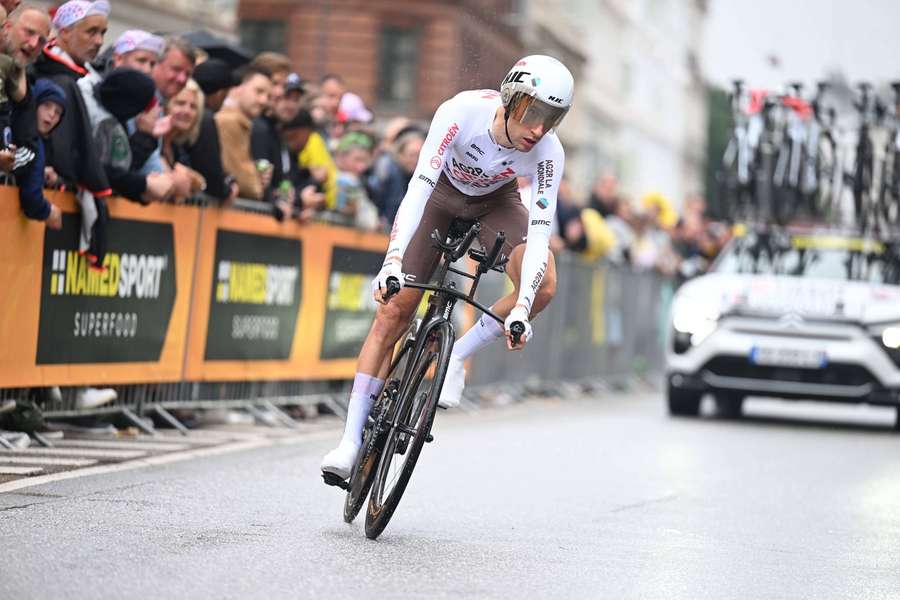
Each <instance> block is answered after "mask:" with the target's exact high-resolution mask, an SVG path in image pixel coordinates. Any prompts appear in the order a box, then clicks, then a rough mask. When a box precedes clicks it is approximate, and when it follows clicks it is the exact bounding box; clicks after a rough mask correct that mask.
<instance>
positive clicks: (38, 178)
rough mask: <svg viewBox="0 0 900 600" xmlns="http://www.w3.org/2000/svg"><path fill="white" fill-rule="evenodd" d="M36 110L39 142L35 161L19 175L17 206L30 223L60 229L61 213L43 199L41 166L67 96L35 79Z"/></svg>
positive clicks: (46, 81) (49, 82)
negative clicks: (46, 143)
mask: <svg viewBox="0 0 900 600" xmlns="http://www.w3.org/2000/svg"><path fill="white" fill-rule="evenodd" d="M32 95H33V96H34V103H35V105H36V106H37V131H38V138H37V143H36V146H35V156H34V159H33V160H32V161H31V162H29V163H28V165H27V166H25V167H23V168H22V169H21V170H20V171H17V173H18V174H19V178H18V183H19V202H20V203H21V205H22V211H23V212H24V213H25V216H27V217H28V218H29V219H35V220H37V221H44V222H46V223H47V227H50V228H51V229H61V228H62V212H61V211H60V209H59V207H58V206H56V205H54V204H51V203H50V201H49V200H47V198H46V197H45V196H44V166H45V163H46V154H45V151H44V140H46V139H47V137H48V136H49V135H50V132H51V131H53V129H54V128H55V127H56V126H57V125H58V124H59V120H60V119H61V118H62V115H63V113H64V112H65V111H66V94H65V92H64V91H63V89H62V88H61V87H59V86H58V85H57V84H55V83H54V82H52V81H51V80H49V79H38V80H37V81H36V82H35V83H34V86H33V88H32Z"/></svg>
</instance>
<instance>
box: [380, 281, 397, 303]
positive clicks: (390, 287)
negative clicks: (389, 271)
mask: <svg viewBox="0 0 900 600" xmlns="http://www.w3.org/2000/svg"><path fill="white" fill-rule="evenodd" d="M385 284H386V285H387V289H386V290H385V292H384V294H382V298H384V299H385V300H387V299H388V298H390V297H391V296H393V295H394V294H397V293H398V292H399V291H400V280H399V279H397V278H396V277H388V278H387V281H386V282H385Z"/></svg>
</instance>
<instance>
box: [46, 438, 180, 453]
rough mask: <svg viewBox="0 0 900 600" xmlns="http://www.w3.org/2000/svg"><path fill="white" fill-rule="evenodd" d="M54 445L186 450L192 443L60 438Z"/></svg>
mask: <svg viewBox="0 0 900 600" xmlns="http://www.w3.org/2000/svg"><path fill="white" fill-rule="evenodd" d="M53 445H54V446H55V447H57V448H99V449H101V450H161V451H164V452H170V451H174V450H186V449H187V448H190V447H191V446H190V444H175V443H166V442H138V441H133V442H126V441H121V440H58V441H54V442H53Z"/></svg>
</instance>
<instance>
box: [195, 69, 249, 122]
mask: <svg viewBox="0 0 900 600" xmlns="http://www.w3.org/2000/svg"><path fill="white" fill-rule="evenodd" d="M194 81H196V82H197V84H198V85H199V86H200V89H201V90H202V91H203V95H204V98H205V108H206V110H205V111H204V114H208V115H209V117H210V119H211V118H212V115H214V114H215V113H216V112H218V110H219V109H220V108H222V104H223V103H224V102H225V98H226V97H227V96H228V92H229V91H230V90H231V88H233V87H234V86H235V85H238V83H239V82H237V81H235V77H234V72H233V71H232V70H231V67H230V66H229V65H228V63H227V62H225V61H224V60H221V59H218V58H208V59H206V60H205V61H203V62H202V63H200V64H199V65H197V68H196V69H194Z"/></svg>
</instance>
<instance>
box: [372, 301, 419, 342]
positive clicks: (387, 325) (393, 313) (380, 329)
mask: <svg viewBox="0 0 900 600" xmlns="http://www.w3.org/2000/svg"><path fill="white" fill-rule="evenodd" d="M409 317H410V311H409V308H408V307H407V306H405V305H404V304H403V303H402V302H398V301H392V302H388V303H387V304H385V305H382V306H379V307H378V310H377V312H376V313H375V323H374V326H373V328H374V330H375V331H376V332H377V333H379V334H381V335H384V336H386V337H389V336H391V335H393V334H394V332H396V331H397V330H398V329H400V328H402V327H404V326H405V325H406V323H408V322H409Z"/></svg>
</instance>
